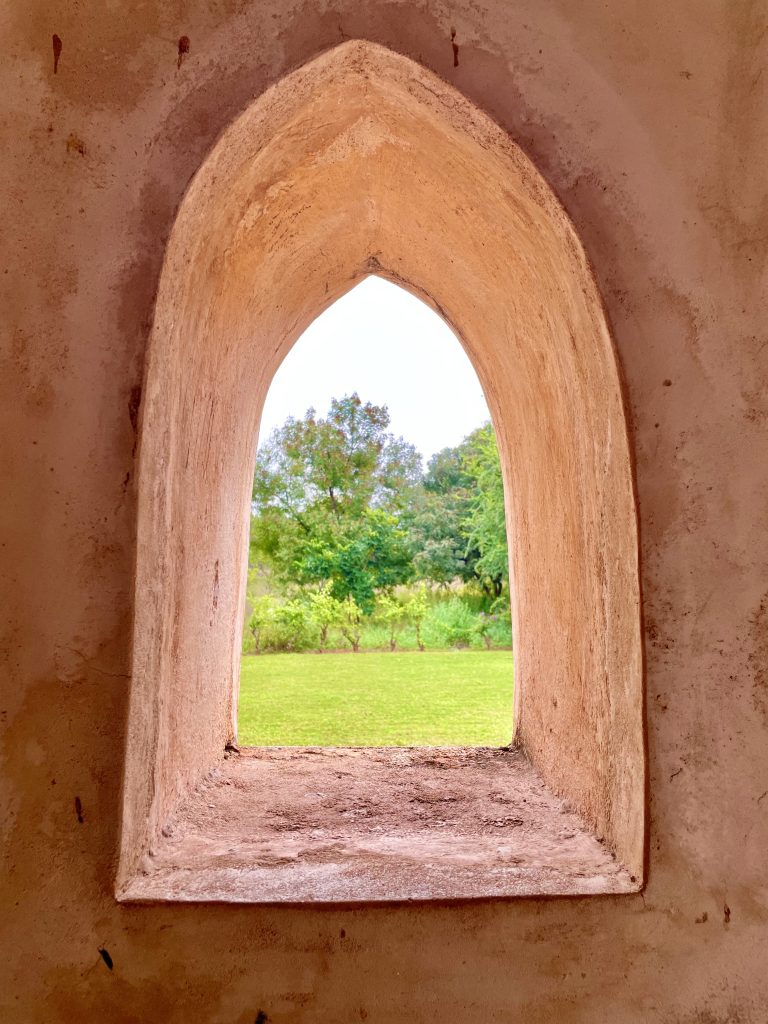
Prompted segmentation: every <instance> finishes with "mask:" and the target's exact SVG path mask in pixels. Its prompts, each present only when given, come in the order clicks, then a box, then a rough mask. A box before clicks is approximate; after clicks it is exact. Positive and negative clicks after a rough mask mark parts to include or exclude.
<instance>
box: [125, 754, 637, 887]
mask: <svg viewBox="0 0 768 1024" xmlns="http://www.w3.org/2000/svg"><path fill="white" fill-rule="evenodd" d="M639 888H640V885H639V883H638V882H636V880H635V879H634V877H632V876H630V874H629V873H628V871H627V870H626V869H625V868H623V867H622V865H621V864H619V863H618V862H617V861H616V859H615V858H614V857H613V856H612V854H611V853H610V852H609V850H608V849H607V848H606V847H605V846H604V845H603V844H601V843H600V842H599V841H598V840H597V839H596V838H595V837H594V836H593V835H592V834H591V833H590V832H589V831H588V829H587V828H586V827H585V826H584V823H583V822H582V821H581V820H580V819H579V817H578V816H577V815H576V814H575V813H573V812H572V811H571V810H569V809H568V808H567V807H566V806H565V805H564V803H563V802H562V801H561V800H560V799H558V798H557V797H556V796H554V795H553V794H552V793H551V792H549V791H548V790H547V788H546V787H545V785H544V783H543V782H542V780H541V778H540V777H539V775H538V774H537V772H536V771H535V770H534V769H533V768H532V767H531V765H530V764H529V762H528V761H527V760H526V758H525V757H524V756H523V755H522V754H521V753H520V752H519V751H517V750H513V749H500V750H497V749H476V748H464V747H462V748H455V747H453V748H447V747H418V748H391V747H389V748H320V747H312V748H290V747H277V748H251V749H245V750H243V751H242V752H241V753H240V754H239V755H232V756H228V757H227V758H226V759H225V760H224V761H223V762H222V763H221V764H220V766H218V767H217V768H216V769H214V770H213V771H212V772H211V773H210V775H209V776H208V777H207V779H206V780H205V782H204V783H203V784H202V785H201V786H200V787H199V788H198V789H197V791H196V792H195V793H194V794H193V795H192V796H191V797H190V798H189V799H187V800H186V801H185V802H184V803H183V804H182V805H181V806H180V807H179V809H178V811H177V813H176V815H175V817H174V820H173V821H170V822H168V823H167V824H166V826H165V827H164V829H163V830H162V837H161V839H160V841H159V843H158V844H157V847H156V848H155V849H154V850H153V851H152V853H151V855H149V856H148V857H146V858H145V859H144V863H143V865H142V868H141V870H140V871H139V872H138V873H137V874H135V875H134V877H133V878H131V879H130V880H129V881H128V883H127V885H125V886H124V888H123V891H122V892H121V893H120V895H119V898H120V899H121V900H122V901H124V902H144V901H152V902H156V901H172V902H179V901H194V902H205V901H212V902H226V903H357V902H375V901H382V902H390V901H408V900H457V899H462V900H464V899H486V898H496V897H511V896H533V895H535V896H542V895H543V896H582V895H591V894H596V893H614V894H615V893H628V892H636V891H638V889H639Z"/></svg>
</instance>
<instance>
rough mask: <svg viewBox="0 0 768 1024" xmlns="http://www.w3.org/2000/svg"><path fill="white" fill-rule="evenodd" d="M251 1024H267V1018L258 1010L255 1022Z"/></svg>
mask: <svg viewBox="0 0 768 1024" xmlns="http://www.w3.org/2000/svg"><path fill="white" fill-rule="evenodd" d="M253 1024H269V1017H268V1016H267V1015H266V1013H264V1011H263V1010H259V1012H258V1013H257V1014H256V1020H255V1021H254V1022H253Z"/></svg>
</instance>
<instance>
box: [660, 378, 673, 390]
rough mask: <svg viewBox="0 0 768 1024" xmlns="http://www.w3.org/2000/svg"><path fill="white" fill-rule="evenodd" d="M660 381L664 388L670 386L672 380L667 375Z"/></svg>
mask: <svg viewBox="0 0 768 1024" xmlns="http://www.w3.org/2000/svg"><path fill="white" fill-rule="evenodd" d="M661 383H662V384H663V385H664V387H665V388H670V387H672V381H671V380H670V379H669V377H667V379H666V380H663V381H662V382H661Z"/></svg>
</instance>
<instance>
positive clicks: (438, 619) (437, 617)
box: [424, 597, 479, 648]
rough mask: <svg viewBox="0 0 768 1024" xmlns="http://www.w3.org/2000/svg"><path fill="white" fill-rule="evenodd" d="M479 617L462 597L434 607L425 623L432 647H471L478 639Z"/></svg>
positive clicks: (425, 629) (425, 631)
mask: <svg viewBox="0 0 768 1024" xmlns="http://www.w3.org/2000/svg"><path fill="white" fill-rule="evenodd" d="M478 622H479V620H478V616H477V615H476V614H475V613H474V612H473V611H472V609H471V608H470V607H469V605H468V604H467V603H466V602H465V601H462V599H461V598H460V597H452V598H450V599H449V600H448V601H442V602H441V603H440V604H436V605H433V606H432V608H430V610H429V613H428V615H427V617H426V621H425V623H424V634H425V637H426V639H427V643H428V645H429V646H430V647H459V648H461V647H471V646H472V644H473V643H474V642H475V640H476V639H477V638H478V635H479V632H478Z"/></svg>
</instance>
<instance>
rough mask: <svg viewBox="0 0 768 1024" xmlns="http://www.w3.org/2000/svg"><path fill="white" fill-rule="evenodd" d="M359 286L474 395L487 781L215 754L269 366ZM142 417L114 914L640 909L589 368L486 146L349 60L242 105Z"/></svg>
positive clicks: (600, 337) (592, 300)
mask: <svg viewBox="0 0 768 1024" xmlns="http://www.w3.org/2000/svg"><path fill="white" fill-rule="evenodd" d="M371 272H375V273H380V274H382V275H383V276H385V277H387V278H389V279H391V280H393V281H395V282H398V283H401V284H403V285H404V286H405V287H406V288H408V289H409V290H412V291H413V292H414V293H416V294H418V295H419V296H420V297H422V298H423V299H424V301H426V302H427V303H428V304H430V305H431V306H432V307H433V308H435V309H437V310H438V311H439V312H440V314H441V316H443V317H444V318H445V319H446V320H447V321H448V322H449V323H450V324H451V326H452V327H453V329H454V331H455V332H456V334H457V335H458V336H459V338H460V339H461V342H462V344H463V346H464V347H465V349H466V350H467V352H468V353H469V354H470V356H471V358H472V361H473V363H474V365H475V367H476V369H477V372H478V376H479V377H480V379H481V381H482V383H483V386H484V389H485V391H486V397H487V400H488V404H489V407H490V409H491V412H492V417H493V421H494V424H495V426H496V432H497V438H498V442H499V448H500V454H501V463H502V471H503V475H504V481H505V488H506V494H507V496H508V500H509V502H510V505H509V507H508V509H507V515H508V518H507V529H508V533H509V537H510V555H511V575H512V577H513V580H514V586H513V588H512V610H513V624H514V632H515V636H516V637H517V645H516V646H517V651H516V676H517V679H516V684H517V685H516V688H515V715H514V719H515V740H516V748H515V751H514V752H512V753H509V754H508V755H507V756H506V759H504V758H502V760H499V758H500V757H501V754H500V753H499V752H489V753H488V755H487V756H488V761H487V763H486V764H484V765H480V764H479V763H478V762H474V763H472V764H467V763H464V764H460V763H458V761H454V762H453V763H451V764H450V765H446V764H444V763H441V762H440V761H439V759H435V758H434V757H433V758H432V760H431V761H429V760H428V759H424V758H421V759H420V758H416V759H415V760H414V759H413V757H412V755H410V754H409V753H408V752H407V751H399V752H397V751H396V752H393V753H391V754H389V755H388V756H386V757H384V755H381V758H383V760H382V759H381V758H379V759H377V756H376V755H373V754H371V755H368V756H367V757H364V756H363V755H362V754H360V752H356V751H352V750H349V751H345V752H343V756H344V757H345V758H346V763H345V764H344V765H340V764H337V765H336V767H330V766H329V761H328V760H327V753H323V752H322V751H308V752H307V762H306V764H305V765H304V766H303V768H302V769H301V771H299V772H298V773H297V774H295V775H294V777H293V779H292V780H291V779H289V778H288V777H287V774H286V768H285V765H280V764H277V765H276V766H275V765H272V766H271V767H270V766H265V765H264V764H260V763H259V762H258V760H257V759H254V758H250V757H242V756H240V757H238V756H237V755H236V754H233V753H232V752H231V751H226V748H227V746H228V745H230V746H231V742H232V740H233V739H234V732H233V730H234V716H235V709H236V704H237V694H236V681H237V678H238V663H239V655H240V651H239V642H238V641H239V634H240V627H239V623H240V622H241V621H242V613H243V606H244V600H245V592H244V591H245V588H244V586H243V580H242V572H241V568H242V565H243V564H244V562H245V553H246V548H247V542H248V538H247V529H246V522H247V506H248V500H249V490H250V480H249V475H250V471H251V469H252V466H253V460H254V455H255V436H256V430H257V424H258V420H259V416H260V412H261V407H262V404H263V400H264V395H265V393H266V390H267V388H268V386H269V383H270V381H271V379H272V377H273V375H274V372H275V369H276V368H277V366H278V365H279V363H280V361H281V359H282V357H283V355H284V353H285V352H286V351H287V350H288V349H289V348H290V346H291V345H292V344H293V342H294V341H295V339H296V338H297V337H298V336H299V335H300V334H301V332H302V331H303V330H304V328H305V327H306V326H307V325H308V324H309V323H311V322H312V320H313V319H314V318H315V317H316V316H317V315H318V313H319V312H320V311H321V310H322V309H325V308H327V307H328V305H330V304H331V302H332V301H333V300H334V299H336V298H338V297H339V296H340V295H342V294H344V293H345V292H346V291H348V290H349V289H350V288H351V287H352V286H353V285H354V284H355V283H356V282H358V281H359V280H360V279H361V278H363V277H364V276H366V275H367V274H369V273H371ZM143 393H144V401H143V408H142V422H141V428H140V450H139V470H138V536H137V577H136V591H135V627H134V671H133V680H132V689H131V702H130V713H129V724H128V741H127V749H126V762H125V773H124V792H123V819H122V835H121V847H120V867H119V872H118V879H117V897H118V899H121V900H125V901H135V900H139V901H142V900H166V901H171V902H174V901H179V900H181V901H188V900H196V901H199V900H210V899H213V900H217V901H221V900H223V901H226V902H307V901H309V902H314V901H322V902H324V901H338V900H341V901H344V902H348V901H350V900H351V901H360V900H362V901H366V900H381V899H385V900H392V899H395V900H397V899H414V898H417V899H445V898H477V897H488V896H513V895H529V896H530V895H537V894H539V895H552V894H561V895H564V894H590V893H597V892H614V893H616V892H632V891H636V890H637V889H638V888H639V887H640V886H641V885H642V884H643V871H644V849H645V749H644V738H643V678H642V668H643V666H642V653H641V644H640V629H639V626H640V615H639V607H640V605H639V585H638V574H637V530H636V514H635V500H634V490H633V481H632V472H631V464H630V457H629V443H628V438H627V429H626V422H625V417H624V409H623V404H622V397H621V390H620V386H619V377H618V371H617V367H616V357H615V353H614V350H613V346H612V342H611V338H610V334H609V331H608V327H607V324H606V322H605V317H604V315H603V311H602V306H601V303H600V298H599V294H598V292H597V288H596V286H595V283H594V279H593V277H592V273H591V270H590V267H589V264H588V261H587V259H586V256H585V254H584V251H583V248H582V246H581V243H580V242H579V239H578V236H577V235H576V232H575V230H574V228H573V226H572V225H571V224H570V222H569V221H568V219H567V217H566V215H565V214H564V212H563V210H562V208H561V207H560V206H559V204H558V203H557V200H556V199H555V197H554V196H553V195H552V193H551V192H550V190H549V188H548V186H547V185H546V183H545V182H544V180H543V179H542V178H541V176H540V175H539V174H538V172H537V171H536V169H535V168H534V167H533V165H532V164H531V163H530V162H529V161H528V160H527V158H526V157H525V156H524V154H522V152H521V151H520V150H519V148H518V147H516V146H515V145H514V143H512V142H511V140H510V139H509V138H508V137H507V136H506V135H505V134H504V133H503V132H502V131H501V130H500V129H499V128H498V127H497V126H496V125H495V124H493V122H491V121H490V120H489V119H487V118H486V117H485V115H483V114H482V113H481V112H480V111H479V110H478V109H477V108H475V107H473V106H472V105H471V104H470V103H469V102H468V101H467V100H466V99H465V98H464V97H462V96H461V95H460V94H459V93H458V92H456V91H455V90H453V89H452V88H451V87H450V86H448V85H446V84H445V83H443V82H441V81H440V80H439V79H437V78H436V77H435V76H433V75H431V74H430V73H429V72H427V71H425V70H424V69H423V68H421V67H419V66H418V65H417V64H415V63H413V62H412V61H410V60H408V59H407V58H404V57H401V56H398V55H395V54H393V53H391V52H389V51H387V50H385V49H383V48H381V47H378V46H374V45H372V44H369V43H363V42H359V41H354V42H350V43H346V44H343V45H342V46H340V47H337V48H336V49H335V50H333V51H330V52H329V53H326V54H324V55H322V56H321V57H319V58H317V59H316V60H315V61H313V62H311V63H310V64H308V65H305V66H304V67H303V68H300V69H299V70H298V71H296V72H293V73H292V74H290V75H288V76H286V77H285V78H284V79H282V80H281V81H280V82H278V83H277V84H276V85H275V86H273V87H272V88H271V89H269V90H267V92H266V93H265V94H264V95H263V96H262V97H260V98H259V99H258V100H256V101H254V103H253V104H252V105H251V106H250V107H249V108H248V109H247V110H246V111H245V113H244V114H242V115H241V116H240V117H239V118H238V119H237V120H236V121H235V122H234V123H233V124H232V125H231V126H230V127H229V128H228V129H227V131H226V132H225V133H224V135H223V136H222V137H221V139H220V140H219V142H218V143H217V144H216V145H215V146H214V148H213V149H212V151H211V153H210V154H209V156H208V157H207V159H206V160H205V162H204V164H203V165H202V167H201V168H200V170H199V172H198V174H197V175H196V177H195V179H194V180H193V182H192V184H191V186H190V188H189V189H188V191H187V194H186V196H185V198H184V200H183V202H182V205H181V207H180V210H179V214H178V217H177V220H176V224H175V227H174V230H173V233H172V236H171V239H170V242H169V244H168V249H167V252H166V257H165V263H164V267H163V272H162V276H161V281H160V287H159V291H158V299H157V305H156V310H155V319H154V325H153V328H152V336H151V339H150V344H149V354H148V359H147V364H146V373H145V383H144V392H143ZM238 523H239V524H241V525H240V526H239V527H237V529H235V531H234V532H233V529H232V524H238ZM542 567H544V568H542ZM521 620H524V621H525V623H526V629H525V632H524V633H521V632H520V630H519V629H518V628H517V624H518V623H519V622H520V621H521ZM494 758H495V760H494ZM454 769H455V770H454ZM459 769H460V770H459ZM473 772H474V774H473ZM478 772H479V775H478V774H477V773H478ZM449 777H450V778H452V780H453V782H452V784H455V785H456V786H457V787H458V788H457V791H456V792H454V793H452V794H450V793H447V792H446V780H447V779H448V778H449ZM334 779H335V780H336V781H335V782H334V781H333V780H334ZM482 780H484V783H483V785H484V787H485V788H484V789H482V787H480V788H479V782H480V781H482ZM491 781H492V783H493V785H490V783H491ZM406 783H407V784H408V785H409V786H410V789H408V793H409V794H410V796H408V798H407V799H404V790H403V786H404V785H405V784H406ZM323 787H325V788H323ZM334 787H336V788H334ZM289 792H292V793H293V797H292V798H291V799H292V800H293V802H292V803H291V801H290V800H289V801H288V802H289V803H290V806H291V811H290V813H289V814H288V816H287V818H286V817H285V815H281V812H280V807H281V806H284V805H285V799H287V794H288V793H289ZM318 793H326V796H327V798H328V800H330V802H331V804H332V805H333V808H335V810H334V811H333V813H331V812H330V811H329V813H328V814H323V813H321V812H320V804H319V803H318V800H319V798H318V796H317V794H318ZM525 794H528V797H530V799H528V797H526V795H525ZM446 796H453V797H455V800H454V801H453V802H454V803H455V804H456V806H457V808H463V811H462V814H463V815H464V816H463V817H461V815H459V816H458V817H457V818H456V819H455V827H454V828H452V829H451V828H449V829H443V830H441V828H430V827H426V828H421V826H420V825H419V822H420V821H421V822H422V823H424V821H427V825H428V822H429V820H430V819H429V816H428V815H427V816H426V818H420V817H419V812H418V808H419V806H420V802H423V801H429V800H430V799H432V798H433V797H436V798H440V797H446ZM411 797H413V798H414V799H413V802H411ZM265 800H266V801H267V802H266V803H265ZM438 802H439V799H438ZM433 803H434V800H433ZM444 803H445V805H446V806H447V805H449V804H450V803H451V801H444ZM523 803H525V804H526V805H527V806H528V811H530V810H531V808H535V807H538V808H540V809H541V810H542V814H541V815H540V816H539V818H538V819H537V820H535V821H534V820H533V819H530V818H526V817H525V816H524V815H523V813H522V810H521V808H522V807H523ZM406 805H407V807H406ZM406 809H407V810H408V814H405V811H406ZM518 809H520V810H518ZM326 810H328V809H327V808H326ZM334 815H335V817H334ZM568 815H573V816H574V817H573V820H572V819H571V818H569V817H568ZM459 818H461V821H460V823H459ZM302 821H303V822H304V826H306V827H304V826H302V828H301V829H298V830H297V829H296V828H294V826H295V825H296V824H297V823H298V822H302ZM265 822H267V824H268V826H269V827H266V828H265ZM407 822H410V825H408V827H406V828H404V823H407ZM345 830H346V831H345ZM499 830H501V831H499ZM500 837H501V841H500Z"/></svg>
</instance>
